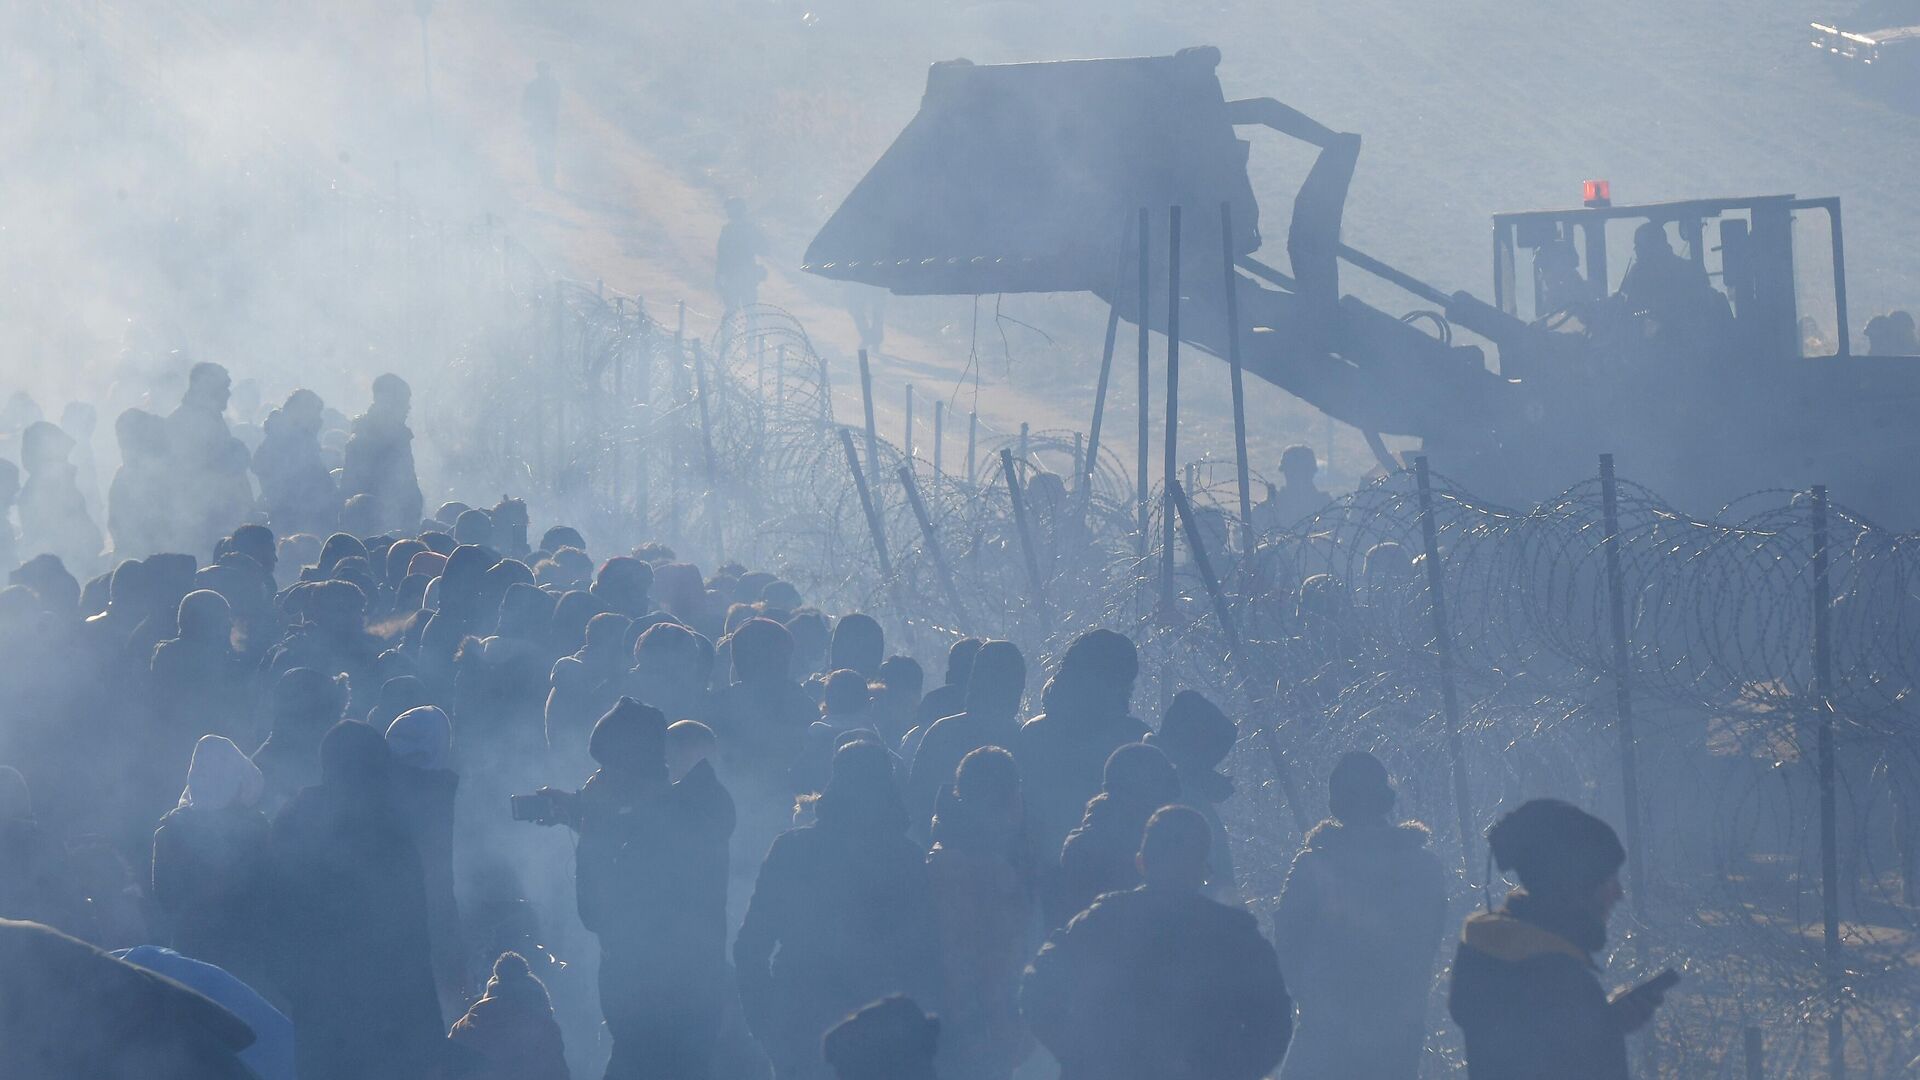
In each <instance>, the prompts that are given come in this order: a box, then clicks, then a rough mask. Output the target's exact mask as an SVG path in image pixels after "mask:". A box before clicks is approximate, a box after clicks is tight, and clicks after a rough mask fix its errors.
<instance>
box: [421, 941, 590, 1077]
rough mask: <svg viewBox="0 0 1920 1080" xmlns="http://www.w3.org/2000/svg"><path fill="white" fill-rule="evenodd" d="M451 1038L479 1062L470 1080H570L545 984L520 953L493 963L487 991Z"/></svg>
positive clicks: (455, 1025) (457, 1024) (503, 955)
mask: <svg viewBox="0 0 1920 1080" xmlns="http://www.w3.org/2000/svg"><path fill="white" fill-rule="evenodd" d="M447 1038H449V1039H451V1040H453V1042H454V1043H455V1044H456V1045H458V1046H460V1047H462V1048H463V1049H466V1050H468V1051H470V1052H472V1053H473V1055H474V1056H475V1057H476V1058H478V1059H479V1060H478V1062H477V1064H476V1066H475V1068H474V1069H473V1071H471V1072H469V1073H467V1074H466V1076H467V1077H468V1080H570V1074H569V1073H568V1071H567V1058H566V1053H565V1047H564V1046H563V1045H562V1043H561V1039H560V1025H559V1023H558V1022H557V1021H555V1020H554V1018H553V1001H552V1000H551V999H550V998H548V996H547V987H546V984H544V983H542V982H541V981H540V980H539V979H537V978H535V977H534V974H533V969H532V968H530V967H528V966H527V958H526V957H524V956H521V955H520V954H519V953H517V952H504V953H501V954H500V958H499V959H497V960H495V961H494V962H493V975H492V977H491V978H489V979H488V980H487V989H486V992H485V993H484V994H482V995H481V996H480V1000H478V1001H476V1002H474V1003H473V1004H472V1005H471V1006H469V1007H468V1008H467V1013H466V1015H465V1016H462V1017H461V1018H460V1019H458V1020H456V1021H454V1022H453V1030H452V1031H450V1032H448V1033H447Z"/></svg>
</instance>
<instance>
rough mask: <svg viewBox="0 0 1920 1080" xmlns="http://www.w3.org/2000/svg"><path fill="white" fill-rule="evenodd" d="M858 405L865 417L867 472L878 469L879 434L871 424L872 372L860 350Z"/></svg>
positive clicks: (864, 353)
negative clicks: (863, 411) (864, 411)
mask: <svg viewBox="0 0 1920 1080" xmlns="http://www.w3.org/2000/svg"><path fill="white" fill-rule="evenodd" d="M860 405H861V407H862V408H863V409H865V410H866V415H867V470H868V471H869V472H874V471H877V470H878V469H879V468H880V432H879V430H878V429H877V428H875V427H874V423H873V370H872V369H871V368H869V367H868V366H867V350H865V349H861V350H860Z"/></svg>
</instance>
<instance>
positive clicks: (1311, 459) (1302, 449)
mask: <svg viewBox="0 0 1920 1080" xmlns="http://www.w3.org/2000/svg"><path fill="white" fill-rule="evenodd" d="M1319 471H1320V459H1319V458H1317V457H1315V456H1314V454H1313V447H1311V446H1308V445H1306V444H1305V443H1294V444H1293V445H1292V446H1289V447H1287V448H1286V449H1285V450H1282V451H1280V475H1281V477H1283V478H1284V479H1285V480H1286V482H1287V486H1288V487H1290V488H1301V489H1303V490H1304V489H1307V488H1311V487H1312V486H1313V478H1314V476H1315V474H1317V473H1318V472H1319Z"/></svg>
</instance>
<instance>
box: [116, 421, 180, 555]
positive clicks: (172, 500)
mask: <svg viewBox="0 0 1920 1080" xmlns="http://www.w3.org/2000/svg"><path fill="white" fill-rule="evenodd" d="M113 434H114V438H115V439H116V440H117V441H118V442H119V443H120V468H119V469H117V470H115V472H114V474H113V482H112V483H111V484H110V485H108V487H107V533H108V534H109V535H110V536H112V537H113V557H114V558H115V559H120V560H125V559H144V558H146V557H147V556H149V555H157V554H159V553H161V552H163V551H179V550H180V549H181V548H183V547H185V546H186V545H185V544H184V543H183V542H182V541H181V538H180V528H179V522H180V509H179V504H178V498H177V496H176V495H175V492H174V473H173V466H172V464H171V461H172V457H173V451H172V448H171V447H170V446H169V444H168V438H167V422H166V421H165V420H164V419H162V418H160V417H158V416H155V415H154V414H153V413H150V412H148V411H146V410H145V409H128V410H127V411H126V412H123V413H121V414H120V416H119V418H118V419H116V420H115V421H114V422H113Z"/></svg>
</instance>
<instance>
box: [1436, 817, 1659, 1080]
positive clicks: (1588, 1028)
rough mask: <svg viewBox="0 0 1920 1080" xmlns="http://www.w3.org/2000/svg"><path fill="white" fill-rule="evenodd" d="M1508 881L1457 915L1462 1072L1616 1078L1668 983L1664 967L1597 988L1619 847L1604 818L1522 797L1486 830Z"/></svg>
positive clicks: (1456, 999) (1565, 1079) (1456, 1010)
mask: <svg viewBox="0 0 1920 1080" xmlns="http://www.w3.org/2000/svg"><path fill="white" fill-rule="evenodd" d="M1487 841H1488V844H1489V846H1490V847H1491V848H1492V852H1493V860H1494V862H1495V864H1496V865H1498V866H1499V868H1500V869H1501V871H1502V872H1506V871H1512V872H1514V874H1515V875H1516V876H1517V877H1518V878H1519V880H1520V887H1519V888H1517V889H1513V890H1512V891H1510V892H1508V893H1507V897H1506V900H1505V902H1504V903H1502V904H1501V905H1500V907H1499V908H1498V909H1497V910H1494V911H1489V912H1485V913H1481V914H1476V915H1474V916H1472V917H1471V918H1469V919H1468V920H1467V922H1466V926H1465V928H1464V929H1463V931H1462V933H1461V936H1460V946H1459V951H1458V952H1457V953H1455V955H1454V962H1453V982H1452V985H1451V987H1450V988H1449V990H1448V994H1447V1009H1448V1011H1449V1012H1450V1013H1451V1014H1452V1015H1453V1019H1454V1022H1455V1023H1458V1024H1459V1025H1460V1028H1461V1030H1462V1031H1463V1032H1464V1033H1465V1035H1466V1044H1467V1075H1468V1076H1469V1077H1471V1078H1472V1080H1536V1078H1539V1077H1548V1076H1551V1077H1555V1078H1557V1080H1626V1078H1627V1077H1628V1076H1629V1071H1628V1068H1627V1043H1626V1037H1627V1035H1628V1034H1630V1033H1631V1032H1634V1031H1638V1030H1640V1029H1641V1028H1643V1027H1645V1026H1646V1025H1647V1024H1648V1023H1649V1022H1651V1021H1652V1019H1653V1015H1654V1012H1655V1010H1657V1009H1658V1008H1659V1007H1660V1003H1661V1001H1662V999H1663V998H1664V996H1665V994H1666V992H1667V991H1668V990H1669V989H1671V988H1672V987H1673V985H1674V984H1675V983H1677V982H1678V981H1679V975H1678V973H1677V972H1672V971H1667V972H1663V973H1662V974H1661V975H1659V976H1656V977H1654V978H1653V979H1650V980H1648V981H1647V982H1645V983H1643V984H1641V985H1640V986H1638V987H1635V988H1633V989H1631V990H1624V991H1620V992H1618V993H1615V994H1613V995H1612V996H1611V997H1609V996H1608V995H1607V993H1606V991H1605V990H1604V989H1603V988H1602V986H1601V982H1600V967H1599V965H1598V964H1597V963H1596V962H1595V961H1594V956H1595V955H1596V954H1598V953H1599V952H1600V950H1601V949H1603V948H1605V946H1606V943H1607V918H1608V916H1609V915H1611V914H1612V912H1613V907H1614V905H1615V904H1617V903H1619V901H1620V898H1621V896H1622V890H1621V888H1620V867H1621V864H1623V863H1624V862H1625V861H1626V857H1627V853H1626V849H1625V848H1624V847H1622V846H1621V844H1620V838H1619V837H1618V836H1617V835H1615V833H1614V831H1613V828H1612V827H1611V826H1609V825H1608V824H1607V823H1606V822H1604V821H1601V820H1600V819H1599V818H1597V817H1594V816H1593V815H1591V814H1589V813H1587V812H1585V811H1583V810H1581V809H1579V808H1578V807H1575V806H1572V805H1570V804H1568V803H1564V802H1561V801H1560V800H1558V799H1533V800H1530V801H1528V802H1526V803H1523V804H1522V805H1521V806H1520V807H1519V808H1518V809H1516V810H1514V811H1512V812H1511V813H1508V814H1507V815H1505V816H1504V817H1502V818H1501V819H1500V820H1499V821H1498V822H1495V823H1494V826H1493V828H1492V829H1491V830H1489V832H1488V833H1487Z"/></svg>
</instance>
